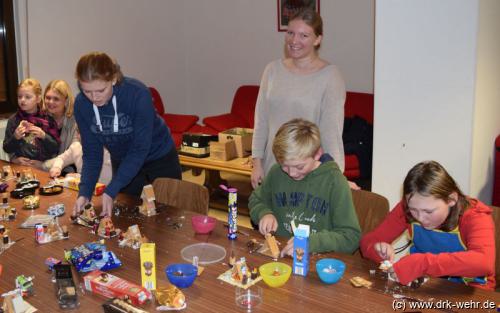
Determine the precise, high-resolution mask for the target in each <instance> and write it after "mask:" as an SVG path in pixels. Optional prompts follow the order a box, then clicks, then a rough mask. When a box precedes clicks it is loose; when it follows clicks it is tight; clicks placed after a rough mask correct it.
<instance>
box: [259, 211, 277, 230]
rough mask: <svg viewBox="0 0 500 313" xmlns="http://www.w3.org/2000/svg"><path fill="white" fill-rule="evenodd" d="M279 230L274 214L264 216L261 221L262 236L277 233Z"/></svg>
mask: <svg viewBox="0 0 500 313" xmlns="http://www.w3.org/2000/svg"><path fill="white" fill-rule="evenodd" d="M277 229H278V221H277V220H276V217H274V215H272V214H266V215H264V216H263V217H262V218H261V219H260V221H259V231H260V233H261V234H262V235H265V234H267V233H270V232H275V231H276V230H277Z"/></svg>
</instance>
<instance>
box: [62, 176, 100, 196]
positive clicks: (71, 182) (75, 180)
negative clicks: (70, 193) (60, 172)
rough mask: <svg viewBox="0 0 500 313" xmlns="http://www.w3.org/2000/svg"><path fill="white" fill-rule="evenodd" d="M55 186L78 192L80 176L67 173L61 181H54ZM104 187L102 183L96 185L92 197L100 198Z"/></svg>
mask: <svg viewBox="0 0 500 313" xmlns="http://www.w3.org/2000/svg"><path fill="white" fill-rule="evenodd" d="M54 182H55V184H58V185H62V186H64V187H66V188H69V189H72V190H76V191H78V190H79V187H78V185H79V184H80V174H79V173H69V174H67V175H66V176H65V177H64V178H63V179H54ZM104 189H106V185H104V184H102V183H96V185H95V189H94V196H100V195H102V194H103V193H104Z"/></svg>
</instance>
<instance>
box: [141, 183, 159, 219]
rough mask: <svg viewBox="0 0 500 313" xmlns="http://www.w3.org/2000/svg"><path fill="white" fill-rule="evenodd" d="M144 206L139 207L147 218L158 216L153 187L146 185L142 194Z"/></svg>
mask: <svg viewBox="0 0 500 313" xmlns="http://www.w3.org/2000/svg"><path fill="white" fill-rule="evenodd" d="M141 199H142V205H140V206H139V212H140V213H141V214H143V215H146V216H153V215H156V214H157V212H156V205H155V200H156V198H155V193H154V190H153V186H152V185H146V186H144V188H143V189H142V194H141Z"/></svg>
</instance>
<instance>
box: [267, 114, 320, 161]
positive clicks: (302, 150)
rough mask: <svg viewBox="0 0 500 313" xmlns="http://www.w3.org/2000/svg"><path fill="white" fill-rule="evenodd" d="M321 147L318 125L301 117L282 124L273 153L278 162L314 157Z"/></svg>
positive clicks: (275, 140) (274, 142)
mask: <svg viewBox="0 0 500 313" xmlns="http://www.w3.org/2000/svg"><path fill="white" fill-rule="evenodd" d="M320 147H321V136H320V134H319V128H318V126H316V124H314V123H312V122H310V121H307V120H304V119H301V118H295V119H293V120H290V121H288V122H286V123H285V124H283V125H281V127H280V128H279V129H278V132H277V133H276V136H275V137H274V141H273V153H274V157H275V158H276V161H278V163H283V162H284V161H286V160H293V159H305V158H308V157H314V155H315V154H316V152H318V149H319V148H320Z"/></svg>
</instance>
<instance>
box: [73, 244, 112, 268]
mask: <svg viewBox="0 0 500 313" xmlns="http://www.w3.org/2000/svg"><path fill="white" fill-rule="evenodd" d="M66 258H67V260H68V261H69V262H71V263H72V264H73V265H74V266H75V268H76V270H77V271H78V272H90V271H93V270H101V271H108V270H111V269H114V268H117V267H120V266H121V265H122V263H121V261H120V260H119V259H118V257H117V256H116V254H114V253H113V252H111V251H107V250H106V246H105V245H104V244H103V243H100V242H88V243H85V244H83V245H81V246H77V247H74V248H73V249H71V250H70V251H69V252H67V253H66Z"/></svg>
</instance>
